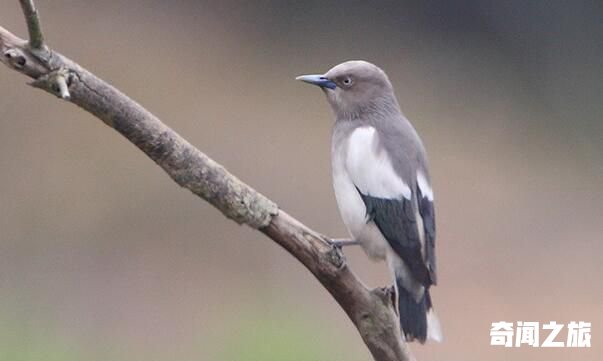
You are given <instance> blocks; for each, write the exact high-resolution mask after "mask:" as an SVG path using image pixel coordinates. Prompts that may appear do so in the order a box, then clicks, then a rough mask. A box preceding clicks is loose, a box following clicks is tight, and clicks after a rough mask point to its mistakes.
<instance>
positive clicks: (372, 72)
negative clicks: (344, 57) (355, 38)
mask: <svg viewBox="0 0 603 361" xmlns="http://www.w3.org/2000/svg"><path fill="white" fill-rule="evenodd" d="M296 79H297V80H301V81H304V82H306V83H310V84H314V85H317V86H319V87H321V88H322V89H323V91H324V92H325V94H326V96H327V99H328V101H329V104H330V105H331V107H332V108H333V111H334V112H335V115H336V116H337V119H347V120H350V119H355V118H358V117H361V116H362V115H364V114H366V113H372V112H381V113H382V112H388V111H399V110H398V102H397V101H396V97H395V96H394V91H393V88H392V84H391V83H390V81H389V79H388V78H387V75H386V74H385V72H384V71H383V70H381V69H379V67H377V66H376V65H374V64H371V63H369V62H366V61H363V60H352V61H346V62H345V63H341V64H339V65H336V66H334V67H333V68H331V69H330V70H329V71H327V72H326V73H325V74H322V75H302V76H298V77H297V78H296Z"/></svg>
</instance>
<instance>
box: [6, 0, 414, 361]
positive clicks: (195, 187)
mask: <svg viewBox="0 0 603 361" xmlns="http://www.w3.org/2000/svg"><path fill="white" fill-rule="evenodd" d="M20 2H21V5H22V7H23V12H24V14H25V18H26V20H27V23H28V29H29V34H30V41H29V42H27V41H25V40H23V39H20V38H18V37H16V36H15V35H13V34H11V33H10V32H9V31H7V30H5V29H4V28H2V27H0V61H1V62H2V63H4V64H5V65H7V66H8V67H10V68H11V69H14V70H16V71H18V72H20V73H22V74H24V75H27V76H29V77H31V78H33V79H34V81H33V82H32V83H31V85H33V86H34V87H37V88H40V89H43V90H45V91H47V92H49V93H51V94H54V95H56V96H58V97H60V98H62V99H65V100H68V101H69V102H71V103H73V104H76V105H78V106H79V107H81V108H83V109H84V110H86V111H88V112H90V113H91V114H93V115H94V116H96V117H97V118H99V119H101V120H102V121H103V122H104V123H105V124H107V125H108V126H110V127H111V128H113V129H115V130H117V131H118V132H119V133H121V134H122V135H123V136H124V137H125V138H127V139H128V140H129V141H130V142H132V143H133V144H134V145H136V146H137V147H138V148H139V149H140V150H142V151H143V152H144V153H145V154H146V155H147V156H148V157H149V158H151V159H152V160H153V161H155V163H157V164H158V165H159V166H160V167H161V168H163V170H164V171H165V172H166V173H167V174H168V175H169V176H170V177H171V178H172V179H173V180H174V181H175V182H176V183H178V184H179V185H180V186H182V187H184V188H187V189H189V190H190V191H191V192H192V193H194V194H196V195H197V196H199V197H201V198H202V199H204V200H206V201H208V202H209V203H211V204H212V205H213V206H214V207H216V208H217V209H219V210H220V211H221V212H222V213H223V214H224V215H225V216H226V217H228V218H230V219H232V220H234V221H235V222H237V223H239V224H247V225H248V226H250V227H252V228H254V229H257V230H259V231H261V232H262V233H264V234H265V235H267V236H268V237H270V238H271V239H272V240H274V241H275V242H276V243H277V244H279V245H280V246H282V247H283V248H284V249H285V250H287V251H288V252H289V253H290V254H291V255H293V256H294V257H295V258H296V259H297V260H298V261H300V262H301V263H302V264H303V265H304V266H305V267H306V268H307V269H308V270H309V271H310V272H312V274H313V275H314V276H315V277H316V278H317V279H318V280H319V281H320V282H321V284H322V285H323V286H324V287H325V289H326V290H327V291H329V293H330V294H331V295H332V296H333V298H334V299H335V300H336V301H337V302H338V303H339V305H340V306H341V308H342V309H343V310H344V311H345V312H346V314H347V315H348V316H349V318H350V320H351V321H352V322H353V323H354V325H355V326H356V328H357V329H358V331H359V333H360V335H361V337H362V339H363V340H364V342H365V344H366V345H367V347H368V348H369V350H370V352H371V354H372V355H373V358H374V359H375V360H376V361H408V360H414V357H413V356H412V354H411V353H410V351H409V348H408V345H407V344H406V342H404V341H403V339H402V336H401V331H400V326H399V321H398V318H397V316H396V313H395V311H394V307H393V305H392V294H391V292H392V291H391V290H390V289H374V290H369V289H368V288H366V286H364V284H363V283H362V282H361V281H360V280H359V279H358V278H357V277H356V276H355V275H354V273H353V272H352V271H351V270H350V268H349V267H348V266H347V264H346V262H345V259H344V257H343V254H342V253H341V251H340V250H339V249H337V248H334V247H331V246H330V245H329V244H328V243H327V242H326V238H325V237H324V236H322V235H321V234H319V233H317V232H315V231H313V230H311V229H310V228H308V227H307V226H305V225H303V224H302V223H300V222H299V221H297V220H296V219H294V218H293V217H291V216H290V215H288V214H287V213H285V212H284V211H282V210H279V209H278V207H277V205H276V204H275V203H274V202H273V201H271V200H269V199H268V198H266V197H265V196H263V195H262V194H260V193H259V192H257V191H255V190H254V189H253V188H251V187H250V186H248V185H247V184H245V183H243V182H241V181H240V180H239V179H237V178H236V177H235V176H233V175H232V174H230V173H229V172H228V171H227V170H226V169H225V168H224V167H222V166H221V165H220V164H218V163H216V162H215V161H213V160H212V159H210V158H209V157H207V156H206V155H205V154H204V153H202V152H201V151H199V150H198V149H196V148H195V147H194V146H192V145H191V144H190V143H188V142H187V141H186V140H185V139H184V138H182V137H181V136H180V135H178V134H177V133H176V132H174V131H173V130H172V129H170V128H169V127H168V126H166V125H165V124H163V123H162V122H161V121H160V120H159V119H158V118H157V117H155V116H154V115H153V114H151V113H150V112H148V111H147V110H146V109H144V108H143V107H142V106H140V105H139V104H137V103H136V102H135V101H134V100H132V99H130V98H128V97H127V96H126V95H125V94H123V93H121V92H120V91H119V90H117V89H115V88H114V87H112V86H111V85H109V84H108V83H106V82H104V81H103V80H101V79H99V78H97V77H96V76H95V75H93V74H92V73H90V72H89V71H87V70H85V69H83V68H82V67H80V66H79V65H78V64H76V63H75V62H73V61H71V60H69V59H67V58H66V57H64V56H62V55H60V54H58V53H55V52H53V51H52V50H50V49H48V48H46V46H45V45H44V42H43V36H42V32H41V30H40V25H39V20H38V17H37V12H36V10H35V7H34V4H33V2H32V1H25V0H20Z"/></svg>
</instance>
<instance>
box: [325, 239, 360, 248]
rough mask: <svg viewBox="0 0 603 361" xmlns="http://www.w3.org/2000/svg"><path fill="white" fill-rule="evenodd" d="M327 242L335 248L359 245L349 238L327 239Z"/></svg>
mask: <svg viewBox="0 0 603 361" xmlns="http://www.w3.org/2000/svg"><path fill="white" fill-rule="evenodd" d="M328 242H329V244H330V245H331V246H332V247H336V248H343V247H346V246H358V245H359V244H360V242H358V241H357V240H355V239H349V238H335V239H329V240H328Z"/></svg>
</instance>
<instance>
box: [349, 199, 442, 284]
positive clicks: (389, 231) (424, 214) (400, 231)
mask: <svg viewBox="0 0 603 361" xmlns="http://www.w3.org/2000/svg"><path fill="white" fill-rule="evenodd" d="M358 192H359V193H360V196H361V197H362V200H363V201H364V205H365V206H366V212H367V216H368V220H367V222H371V221H373V222H375V224H376V225H377V227H378V228H379V230H380V231H381V233H382V234H383V236H384V237H385V239H386V240H387V241H388V242H389V244H390V246H391V247H392V249H393V250H394V251H395V252H396V253H397V254H398V256H400V258H402V260H403V261H404V263H405V264H406V266H407V267H408V268H409V270H410V273H411V275H412V276H413V278H414V279H415V280H417V281H418V282H420V283H421V284H422V285H424V286H426V287H429V286H430V285H432V284H435V283H436V277H435V252H434V247H435V218H434V210H433V203H432V202H431V201H429V200H428V199H427V198H424V197H423V196H422V195H421V194H420V191H419V190H418V189H417V192H416V193H415V194H416V195H417V196H418V197H419V202H418V207H419V215H420V216H421V218H422V223H423V228H424V235H425V250H424V253H425V259H424V258H423V252H422V251H421V247H422V244H421V239H420V236H419V228H418V224H417V219H416V214H417V212H416V211H415V210H416V208H415V206H414V205H413V202H412V201H411V200H408V199H406V198H401V199H385V198H376V197H372V196H369V195H365V194H362V192H360V190H358Z"/></svg>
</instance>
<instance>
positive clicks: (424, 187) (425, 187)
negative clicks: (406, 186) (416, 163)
mask: <svg viewBox="0 0 603 361" xmlns="http://www.w3.org/2000/svg"><path fill="white" fill-rule="evenodd" d="M417 184H418V185H419V189H420V190H421V194H423V197H424V198H427V199H428V200H429V201H431V202H433V190H432V189H431V186H430V185H429V182H428V181H427V178H425V175H424V174H423V173H421V172H417Z"/></svg>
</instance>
